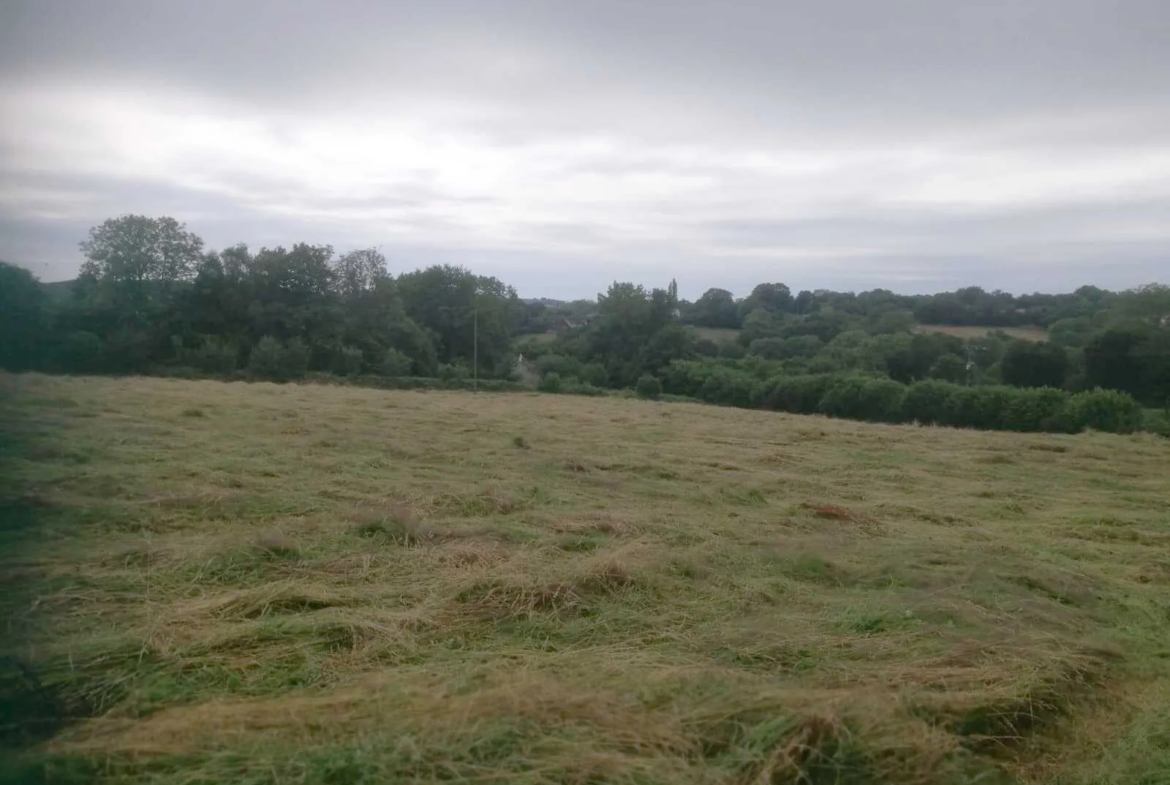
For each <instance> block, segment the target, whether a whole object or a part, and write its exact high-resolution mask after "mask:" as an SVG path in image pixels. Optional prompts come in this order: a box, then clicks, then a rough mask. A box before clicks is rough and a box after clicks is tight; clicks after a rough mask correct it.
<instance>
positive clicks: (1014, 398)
mask: <svg viewBox="0 0 1170 785" xmlns="http://www.w3.org/2000/svg"><path fill="white" fill-rule="evenodd" d="M1068 399H1069V396H1068V394H1067V393H1065V392H1064V391H1062V390H1054V389H1051V388H1047V387H1041V388H1030V389H1023V390H1013V391H1012V393H1011V395H1010V397H1009V399H1008V405H1007V407H1006V408H1005V409H1004V411H1003V415H1002V423H1003V428H1004V429H1005V430H1008V431H1020V432H1023V433H1041V432H1050V433H1060V432H1064V431H1068V430H1070V429H1072V427H1073V424H1072V422H1071V421H1070V420H1069V418H1067V417H1066V416H1065V407H1066V406H1067V405H1068ZM1077 430H1079V429H1077Z"/></svg>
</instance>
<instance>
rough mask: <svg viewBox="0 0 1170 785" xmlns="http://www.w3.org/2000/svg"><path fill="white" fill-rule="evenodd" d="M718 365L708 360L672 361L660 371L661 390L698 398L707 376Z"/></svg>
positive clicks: (671, 393)
mask: <svg viewBox="0 0 1170 785" xmlns="http://www.w3.org/2000/svg"><path fill="white" fill-rule="evenodd" d="M717 367H718V366H717V365H716V364H715V363H712V362H710V361H702V360H681V361H676V362H672V363H671V364H670V365H668V366H667V367H666V369H665V370H664V371H663V372H662V389H663V392H665V393H668V394H670V395H685V396H687V397H689V398H698V397H699V391H700V390H702V389H703V385H704V384H705V383H706V382H707V378H708V377H709V376H710V375H711V374H712V373H713V372H714V370H715V368H717Z"/></svg>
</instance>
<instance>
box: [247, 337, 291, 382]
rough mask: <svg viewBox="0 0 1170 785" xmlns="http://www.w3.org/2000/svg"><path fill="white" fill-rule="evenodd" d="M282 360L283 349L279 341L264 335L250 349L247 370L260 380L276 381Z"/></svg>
mask: <svg viewBox="0 0 1170 785" xmlns="http://www.w3.org/2000/svg"><path fill="white" fill-rule="evenodd" d="M283 359H284V348H283V347H282V346H281V345H280V341H278V340H276V339H275V338H273V337H272V336H271V335H266V336H264V337H263V338H261V339H260V340H259V341H257V342H256V345H255V346H253V347H252V354H251V355H250V356H249V357H248V370H249V371H251V372H252V373H253V374H255V375H256V376H259V377H260V378H262V379H277V378H279V377H280V369H281V365H282V361H283Z"/></svg>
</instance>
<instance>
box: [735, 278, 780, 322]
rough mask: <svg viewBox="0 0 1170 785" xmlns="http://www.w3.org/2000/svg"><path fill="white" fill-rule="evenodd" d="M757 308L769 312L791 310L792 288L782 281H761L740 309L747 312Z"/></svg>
mask: <svg viewBox="0 0 1170 785" xmlns="http://www.w3.org/2000/svg"><path fill="white" fill-rule="evenodd" d="M757 308H763V309H764V310H765V311H769V312H771V313H784V312H786V311H792V310H793V299H792V290H791V289H789V288H788V287H787V286H785V285H784V284H782V283H762V284H760V285H758V286H757V287H756V288H755V289H752V293H751V294H749V295H748V297H747V299H746V300H744V301H743V304H742V305H741V307H740V310H741V312H742V313H744V314H749V313H751V312H752V311H754V310H756V309H757Z"/></svg>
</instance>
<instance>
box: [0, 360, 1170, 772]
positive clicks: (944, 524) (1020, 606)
mask: <svg viewBox="0 0 1170 785" xmlns="http://www.w3.org/2000/svg"><path fill="white" fill-rule="evenodd" d="M0 417H2V418H3V421H2V423H0V425H2V427H3V439H0V450H2V453H0V461H2V462H3V466H2V467H0V468H2V471H0V514H2V515H3V516H4V523H5V529H4V532H3V534H2V536H3V541H2V542H0V576H2V580H3V581H4V586H3V589H4V591H3V593H2V595H0V613H2V614H3V617H4V621H5V623H6V625H7V626H6V631H7V635H6V637H5V638H4V642H3V648H2V649H0V662H2V663H3V666H2V668H0V698H2V699H3V705H2V706H0V709H2V712H0V726H3V727H2V729H0V730H2V732H3V737H2V738H0V744H3V745H4V747H5V749H7V750H8V752H7V753H6V757H5V758H4V760H5V762H6V766H7V769H6V771H7V772H11V773H8V774H6V776H8V777H9V778H10V781H14V782H15V781H21V782H25V781H48V782H70V783H72V782H95V781H96V782H110V783H121V782H125V783H130V782H133V783H159V784H161V783H196V782H200V783H213V782H225V783H226V782H232V783H347V784H349V783H382V782H415V783H426V782H439V781H442V782H469V783H470V782H475V783H505V782H507V783H550V784H551V783H629V784H630V785H634V784H635V783H636V784H638V785H652V784H655V783H661V784H662V785H666V784H667V783H684V784H685V783H744V785H747V784H748V783H774V784H782V783H939V784H940V785H941V784H942V783H947V784H948V785H950V784H954V783H976V782H978V783H990V782H1005V783H1010V782H1026V783H1048V784H1050V785H1056V784H1057V783H1061V784H1062V785H1088V783H1117V784H1118V785H1120V784H1121V783H1138V782H1142V783H1160V782H1165V781H1166V780H1165V779H1164V777H1165V771H1167V770H1170V739H1168V738H1167V730H1166V729H1167V727H1170V644H1167V639H1166V636H1165V630H1166V625H1167V622H1168V619H1170V556H1168V553H1170V552H1168V550H1167V546H1168V545H1170V516H1168V512H1167V501H1168V500H1170V479H1168V478H1170V473H1168V472H1167V471H1166V467H1167V466H1168V465H1170V446H1168V445H1170V443H1168V442H1166V441H1164V440H1159V439H1157V438H1155V437H1152V436H1149V435H1137V436H1133V437H1119V436H1107V435H1093V434H1090V435H1083V436H1076V437H1071V436H1022V435H1011V434H984V433H974V432H959V431H947V430H942V429H925V428H923V429H917V428H911V427H887V426H877V425H865V424H859V423H851V422H837V421H829V420H823V419H819V418H801V417H790V416H785V415H777V414H768V413H761V412H749V411H739V410H732V409H723V408H708V407H702V406H697V405H696V406H692V405H668V404H653V403H643V402H635V401H623V400H618V399H612V398H606V399H580V398H571V397H558V396H538V395H529V394H510V395H488V394H481V395H478V396H475V395H471V394H467V393H433V392H432V393H420V392H382V391H375V390H363V389H346V388H337V387H325V386H320V387H316V386H284V387H282V386H275V385H266V384H255V385H247V384H220V383H213V382H181V381H173V380H157V379H156V380H145V379H126V380H111V379H61V378H48V377H38V376H21V377H14V376H0ZM37 682H39V684H37ZM19 767H24V768H23V769H20V768H19ZM38 778H39V780H38Z"/></svg>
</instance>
